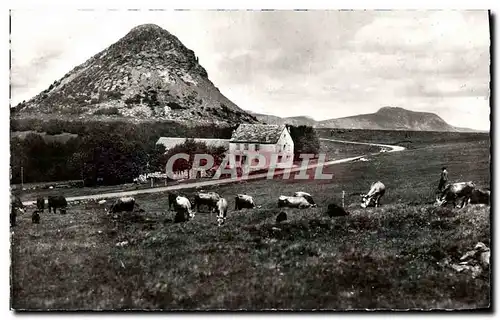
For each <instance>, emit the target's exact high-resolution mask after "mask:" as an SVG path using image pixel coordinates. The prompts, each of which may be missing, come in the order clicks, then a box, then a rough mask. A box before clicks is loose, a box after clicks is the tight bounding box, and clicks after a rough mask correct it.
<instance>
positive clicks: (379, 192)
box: [361, 181, 385, 208]
mask: <svg viewBox="0 0 500 320" xmlns="http://www.w3.org/2000/svg"><path fill="white" fill-rule="evenodd" d="M384 194H385V185H384V184H383V183H382V182H380V181H377V182H375V183H373V184H372V185H371V187H370V191H369V192H368V193H367V194H362V195H361V208H366V207H369V206H372V205H374V206H375V207H378V206H379V205H380V198H382V196H383V195H384Z"/></svg>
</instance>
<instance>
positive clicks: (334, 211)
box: [326, 203, 349, 217]
mask: <svg viewBox="0 0 500 320" xmlns="http://www.w3.org/2000/svg"><path fill="white" fill-rule="evenodd" d="M326 213H327V214H328V216H330V217H340V216H347V215H349V213H347V212H346V211H345V210H344V208H342V207H341V206H339V205H337V204H336V203H330V204H329V205H328V209H327V211H326Z"/></svg>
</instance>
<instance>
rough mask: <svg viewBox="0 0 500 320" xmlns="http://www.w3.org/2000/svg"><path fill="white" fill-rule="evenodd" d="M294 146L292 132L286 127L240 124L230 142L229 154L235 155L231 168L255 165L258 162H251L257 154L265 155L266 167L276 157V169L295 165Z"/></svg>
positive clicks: (254, 160)
mask: <svg viewBox="0 0 500 320" xmlns="http://www.w3.org/2000/svg"><path fill="white" fill-rule="evenodd" d="M293 152H294V144H293V140H292V137H291V136H290V131H289V129H288V128H287V127H286V126H285V125H265V124H240V125H239V127H238V128H237V129H236V130H235V131H234V132H233V134H232V136H231V139H230V140H229V154H231V155H233V156H234V158H232V159H231V161H233V159H234V162H230V165H231V166H236V167H240V166H241V167H244V166H245V165H249V164H252V165H255V164H257V162H258V160H256V159H253V161H252V163H250V160H249V159H251V158H252V157H253V156H254V155H255V154H261V155H264V157H265V158H266V167H269V166H270V164H271V158H272V157H273V156H274V157H276V161H277V162H276V166H275V167H276V168H285V167H291V166H292V165H293Z"/></svg>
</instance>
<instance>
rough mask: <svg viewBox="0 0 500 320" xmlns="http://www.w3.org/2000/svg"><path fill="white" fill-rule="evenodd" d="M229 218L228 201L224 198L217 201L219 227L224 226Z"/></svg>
mask: <svg viewBox="0 0 500 320" xmlns="http://www.w3.org/2000/svg"><path fill="white" fill-rule="evenodd" d="M226 217H227V201H226V199H224V198H220V199H219V201H217V223H218V225H219V226H221V225H223V224H224V222H225V221H226Z"/></svg>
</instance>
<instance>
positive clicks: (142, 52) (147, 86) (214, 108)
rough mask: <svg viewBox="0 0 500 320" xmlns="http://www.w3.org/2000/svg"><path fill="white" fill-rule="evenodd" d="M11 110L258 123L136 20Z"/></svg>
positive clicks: (175, 45)
mask: <svg viewBox="0 0 500 320" xmlns="http://www.w3.org/2000/svg"><path fill="white" fill-rule="evenodd" d="M11 111H12V116H13V117H19V118H23V117H35V118H42V119H43V118H57V119H74V118H80V119H86V120H90V119H92V120H109V119H115V118H117V119H125V120H130V121H132V120H135V121H146V120H147V121H151V120H171V121H176V122H177V121H180V122H184V121H188V122H197V123H217V124H229V123H231V124H234V123H256V122H257V120H256V119H255V117H253V116H252V115H250V114H248V113H247V112H245V111H244V110H242V109H240V108H239V107H238V106H236V105H235V104H234V103H233V102H232V101H230V100H229V99H228V98H226V97H225V96H224V95H223V94H222V93H221V92H220V91H219V89H217V88H216V87H215V85H214V84H213V83H212V82H211V81H210V80H209V78H208V74H207V72H206V70H205V69H204V68H203V67H202V66H201V65H200V64H199V63H198V57H197V56H196V55H195V53H194V52H193V51H192V50H190V49H188V48H186V47H185V46H184V45H183V44H182V42H181V41H180V40H179V39H178V38H177V37H175V36H174V35H172V34H171V33H169V32H168V31H167V30H164V29H162V28H161V27H159V26H157V25H154V24H145V25H139V26H137V27H135V28H133V29H132V30H130V32H129V33H127V34H126V35H125V36H124V37H123V38H121V39H119V40H118V41H117V42H116V43H114V44H112V45H111V46H109V47H108V48H107V49H105V50H103V51H101V52H99V53H97V54H96V55H94V56H93V57H91V58H90V59H89V60H87V61H86V62H85V63H83V64H81V65H79V66H77V67H75V68H74V69H73V70H71V71H70V72H68V73H67V74H66V75H65V76H63V77H62V78H61V79H59V80H56V81H54V83H52V84H51V85H50V86H49V87H48V88H47V89H46V90H43V91H42V92H40V93H39V94H38V95H36V96H35V97H33V98H32V99H31V100H29V101H23V102H22V103H20V104H18V105H17V106H16V107H15V108H14V110H11Z"/></svg>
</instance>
